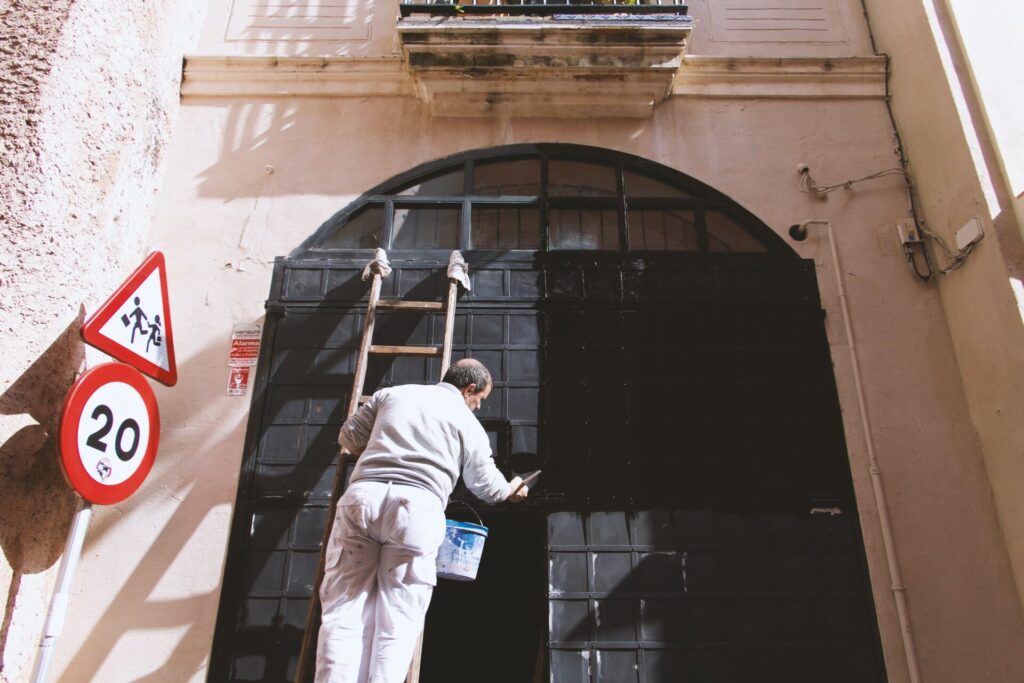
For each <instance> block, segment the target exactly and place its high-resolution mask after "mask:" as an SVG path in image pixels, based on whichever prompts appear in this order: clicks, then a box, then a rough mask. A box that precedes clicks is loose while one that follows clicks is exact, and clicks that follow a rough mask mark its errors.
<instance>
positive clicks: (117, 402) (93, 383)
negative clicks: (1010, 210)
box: [60, 363, 160, 505]
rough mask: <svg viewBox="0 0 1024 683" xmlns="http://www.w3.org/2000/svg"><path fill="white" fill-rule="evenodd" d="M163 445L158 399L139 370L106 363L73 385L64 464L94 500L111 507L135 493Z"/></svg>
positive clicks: (64, 419)
mask: <svg viewBox="0 0 1024 683" xmlns="http://www.w3.org/2000/svg"><path fill="white" fill-rule="evenodd" d="M159 441H160V414H159V412H157V407H156V397H155V396H154V395H153V389H152V388H150V386H149V383H148V382H147V381H146V379H145V378H144V377H143V376H142V375H141V374H140V373H139V371H138V370H135V369H134V368H132V367H131V366H128V365H124V364H123V363H105V364H103V365H98V366H96V367H94V368H92V369H90V370H88V371H86V373H85V374H84V375H82V376H81V377H80V378H79V379H78V381H77V382H76V383H75V385H74V386H73V387H71V391H70V392H69V393H68V396H67V399H66V400H65V401H64V412H63V414H62V415H61V422H60V461H61V467H62V468H63V469H64V475H65V476H66V477H67V480H68V482H69V483H70V484H71V486H72V487H73V488H74V489H75V490H76V491H78V493H79V494H81V496H82V497H83V498H85V499H86V500H88V501H89V502H92V503H97V504H100V505H110V504H112V503H118V502H120V501H122V500H124V499H125V498H127V497H128V496H130V495H131V494H132V493H134V492H135V490H136V489H138V488H139V486H141V485H142V482H143V481H145V479H146V476H147V475H148V474H149V471H150V470H151V469H152V468H153V461H154V460H155V458H156V449H157V444H158V443H159Z"/></svg>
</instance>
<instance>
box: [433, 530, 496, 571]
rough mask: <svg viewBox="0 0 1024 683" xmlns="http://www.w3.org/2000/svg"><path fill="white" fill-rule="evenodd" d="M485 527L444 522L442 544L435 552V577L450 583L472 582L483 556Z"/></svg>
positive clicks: (485, 535)
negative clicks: (450, 581)
mask: <svg viewBox="0 0 1024 683" xmlns="http://www.w3.org/2000/svg"><path fill="white" fill-rule="evenodd" d="M486 540H487V527H485V526H483V525H482V524H471V523H469V522H458V521H456V520H454V519H448V520H445V530H444V542H442V543H441V547H440V548H439V549H438V551H437V577H438V578H439V579H451V580H452V581H473V580H474V579H476V570H477V569H479V568H480V559H481V558H482V557H483V555H484V541H486Z"/></svg>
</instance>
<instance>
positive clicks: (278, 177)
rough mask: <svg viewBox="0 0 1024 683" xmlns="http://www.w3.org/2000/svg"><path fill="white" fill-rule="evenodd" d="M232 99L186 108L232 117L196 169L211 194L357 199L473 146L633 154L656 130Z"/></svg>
mask: <svg viewBox="0 0 1024 683" xmlns="http://www.w3.org/2000/svg"><path fill="white" fill-rule="evenodd" d="M231 102H234V103H233V104H222V103H221V101H220V100H218V99H216V98H214V99H203V98H199V97H194V98H189V99H188V100H186V102H185V106H186V107H187V106H188V105H189V104H199V103H201V104H202V106H205V107H210V108H214V107H217V108H219V107H225V108H226V111H227V114H226V115H225V117H224V122H223V126H222V128H220V129H219V130H218V135H219V137H220V139H221V141H222V142H221V149H220V150H219V152H218V153H217V160H216V161H215V162H214V163H213V164H210V165H208V166H207V167H206V168H204V169H202V170H200V171H199V172H198V173H197V178H198V183H199V184H198V193H199V196H201V197H204V198H212V199H224V200H227V201H232V200H237V199H242V198H253V199H256V200H257V201H258V200H259V199H260V198H263V197H274V196H282V195H318V196H342V195H356V196H358V195H360V194H362V193H364V192H366V191H368V190H370V189H371V188H373V187H374V186H376V185H377V184H378V183H382V182H384V181H386V180H387V179H389V178H392V177H393V176H395V175H398V174H401V173H404V172H406V171H408V170H409V169H410V168H412V167H415V166H417V165H419V164H421V163H426V162H430V161H435V160H438V159H441V158H444V157H446V156H449V155H453V154H458V153H461V152H464V151H468V150H472V149H482V148H488V147H492V146H501V145H506V144H510V143H533V142H536V143H543V142H581V143H585V144H598V145H600V146H601V147H605V148H608V149H630V148H637V147H638V146H640V145H641V143H640V142H639V141H638V140H637V138H638V137H639V136H641V135H643V134H645V133H647V132H649V131H650V130H651V129H653V126H652V124H651V122H650V121H648V120H646V119H644V120H641V122H639V123H638V122H637V120H635V119H604V120H602V122H601V124H600V125H601V128H600V130H598V128H597V127H596V126H595V124H594V123H593V122H588V121H586V120H580V122H579V123H578V124H574V129H573V132H572V134H571V135H569V136H568V137H566V130H567V129H566V128H565V127H564V126H560V127H554V128H553V127H552V126H551V125H550V124H551V120H548V119H525V120H523V121H521V122H517V123H516V124H515V128H513V127H512V124H510V123H508V122H505V123H500V124H498V125H496V124H495V122H494V121H493V120H491V119H488V118H484V117H481V118H479V119H477V118H460V119H453V118H445V117H432V116H430V114H429V113H428V111H427V105H425V104H424V103H422V102H420V101H419V100H416V99H413V98H410V97H386V98H383V97H382V98H377V99H375V100H374V99H372V98H371V100H370V101H367V100H366V99H365V98H359V99H356V98H349V97H342V98H333V99H328V100H322V101H321V104H314V103H311V100H310V99H308V98H307V99H305V100H303V99H296V98H292V99H289V100H284V101H281V100H270V101H267V100H265V99H263V100H257V99H251V100H248V101H245V100H241V101H239V100H238V99H232V100H231ZM339 121H340V122H341V125H342V127H343V128H342V129H338V128H337V125H338V124H337V122H339ZM611 122H617V124H616V125H611ZM553 133H557V135H556V137H554V138H552V134H553ZM598 135H599V137H598ZM595 141H596V142H595ZM267 167H270V168H269V169H268V168H267ZM255 208H256V207H255V206H254V207H253V210H254V211H255ZM336 208H338V209H340V208H344V207H342V206H338V207H336ZM325 218H326V217H325ZM314 227H315V226H314Z"/></svg>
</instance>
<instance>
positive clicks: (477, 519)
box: [451, 500, 484, 526]
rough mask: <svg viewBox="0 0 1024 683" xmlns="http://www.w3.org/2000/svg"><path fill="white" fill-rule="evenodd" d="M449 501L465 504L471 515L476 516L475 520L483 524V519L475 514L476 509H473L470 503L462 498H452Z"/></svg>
mask: <svg viewBox="0 0 1024 683" xmlns="http://www.w3.org/2000/svg"><path fill="white" fill-rule="evenodd" d="M451 502H452V503H461V504H462V505H465V506H466V507H468V508H469V511H470V512H472V513H473V516H474V517H476V521H477V522H478V523H479V524H480V526H483V525H484V520H483V519H481V518H480V515H479V514H477V511H476V510H474V509H473V506H472V505H470V504H469V503H467V502H466V501H464V500H453V501H451Z"/></svg>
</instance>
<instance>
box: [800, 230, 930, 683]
mask: <svg viewBox="0 0 1024 683" xmlns="http://www.w3.org/2000/svg"><path fill="white" fill-rule="evenodd" d="M811 225H824V226H825V227H826V228H827V229H828V241H829V246H830V247H831V251H832V267H833V268H834V269H835V271H836V288H837V289H838V291H839V308H840V310H841V311H842V314H843V328H844V330H845V331H846V342H847V345H848V346H849V348H850V365H851V366H852V368H853V385H854V389H855V391H856V393H857V408H858V409H859V410H860V421H861V427H862V429H863V430H864V444H865V446H866V448H867V452H868V472H869V473H870V474H871V489H872V491H873V492H874V494H875V507H876V508H877V509H878V524H879V526H880V527H881V528H882V545H883V546H884V548H885V559H886V562H887V563H888V565H889V582H890V584H891V588H892V595H893V599H894V600H895V601H896V618H897V620H898V621H899V625H900V635H901V636H902V640H903V652H904V654H905V656H906V658H907V674H908V675H909V677H910V682H911V683H921V672H920V670H919V669H918V666H917V649H916V648H915V647H914V635H913V633H912V632H911V630H910V617H909V614H908V611H907V595H906V589H905V588H904V586H903V578H902V575H901V574H900V566H899V563H898V562H897V560H896V542H895V540H894V539H893V533H892V521H891V519H890V518H889V504H888V502H887V501H886V498H885V488H884V487H883V486H882V472H881V470H879V468H878V459H877V458H876V456H875V445H874V439H873V437H872V432H871V421H870V418H869V417H868V410H867V401H866V400H865V398H864V387H863V385H862V383H861V378H860V362H859V361H858V359H857V345H856V343H855V342H854V338H853V326H852V325H851V324H850V309H849V307H848V305H847V301H846V286H845V284H844V282H843V269H842V266H841V264H840V262H839V251H838V250H837V249H836V239H835V235H834V234H833V232H832V222H831V221H828V220H825V219H823V218H809V219H807V220H805V221H804V222H803V223H800V224H798V225H794V226H792V227H791V228H790V229H789V235H790V237H792V238H793V239H794V240H797V241H803V240H805V239H807V228H808V226H811Z"/></svg>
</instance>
